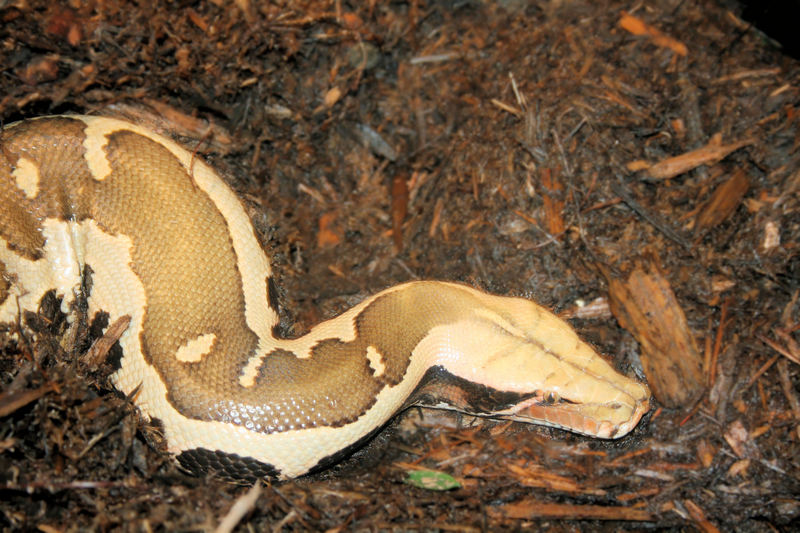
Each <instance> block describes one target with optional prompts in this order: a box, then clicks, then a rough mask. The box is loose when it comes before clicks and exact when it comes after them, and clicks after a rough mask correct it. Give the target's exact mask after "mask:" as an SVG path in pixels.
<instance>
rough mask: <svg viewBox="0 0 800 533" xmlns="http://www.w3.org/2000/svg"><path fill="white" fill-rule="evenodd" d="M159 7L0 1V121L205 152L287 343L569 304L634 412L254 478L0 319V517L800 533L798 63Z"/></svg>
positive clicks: (430, 433)
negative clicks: (387, 298)
mask: <svg viewBox="0 0 800 533" xmlns="http://www.w3.org/2000/svg"><path fill="white" fill-rule="evenodd" d="M150 4H151V3H150V2H137V3H134V2H128V3H126V2H115V1H107V2H98V1H87V2H83V3H82V2H69V3H57V2H43V1H39V0H12V1H9V2H0V73H1V74H2V75H0V119H2V121H3V123H6V124H7V123H10V122H13V121H15V120H18V119H22V118H26V117H32V116H38V115H44V114H53V113H96V114H104V115H110V116H123V117H129V118H132V119H134V120H137V121H140V122H143V123H146V124H149V125H150V126H152V127H153V128H156V129H160V130H161V131H165V132H168V133H170V134H172V135H175V136H177V137H178V138H179V139H180V140H181V141H182V142H184V143H185V144H186V145H187V146H190V147H195V148H197V150H198V152H199V153H200V154H202V155H203V156H204V157H205V158H207V159H208V160H209V161H210V162H211V163H212V164H214V165H215V166H216V167H217V168H220V169H221V170H223V171H224V172H225V173H226V174H227V176H228V177H229V178H230V182H231V184H232V185H233V186H234V187H235V188H236V189H237V191H239V192H240V193H241V194H242V196H243V197H244V198H246V200H247V201H248V204H249V206H250V211H251V214H252V216H253V218H254V221H255V223H256V226H257V230H258V231H259V234H260V237H261V238H262V241H263V243H264V245H265V247H266V248H267V249H268V250H269V252H270V254H271V257H272V260H273V263H274V265H275V268H276V270H277V275H278V280H279V286H280V287H281V290H280V301H281V303H282V306H283V309H284V310H283V315H282V324H283V329H284V331H285V332H286V333H287V334H293V335H296V334H301V333H303V332H304V331H307V330H308V329H309V328H310V327H311V326H312V325H314V324H316V323H317V322H318V321H320V320H323V319H325V318H328V317H331V316H333V315H335V314H337V313H338V312H341V311H343V310H344V309H347V308H348V307H350V306H351V305H353V304H354V303H356V302H358V301H359V300H361V299H363V298H364V297H366V296H368V295H370V294H372V293H374V292H376V291H378V290H380V289H382V288H385V287H387V286H390V285H393V284H395V283H397V282H401V281H406V280H409V279H417V278H419V279H423V278H424V279H447V280H458V281H461V282H465V283H469V284H471V285H474V286H477V287H481V288H484V289H487V290H489V291H492V292H496V293H499V294H510V295H522V296H526V297H530V298H533V299H536V300H537V301H539V302H540V303H542V304H544V305H547V306H549V307H550V308H552V309H553V310H555V311H556V312H558V313H560V314H562V315H563V316H565V317H568V318H570V319H571V321H572V323H573V325H574V326H575V327H576V329H577V330H578V331H579V332H580V334H581V335H582V336H583V337H584V338H586V339H587V340H589V341H590V342H591V343H593V344H594V345H595V346H597V347H598V349H599V350H600V351H602V352H603V353H605V354H607V355H608V357H609V358H610V359H611V360H613V361H614V364H615V365H616V366H617V368H619V369H621V370H622V371H623V372H626V373H628V374H630V375H636V376H638V377H639V378H640V379H646V380H647V381H648V383H650V385H651V388H652V389H653V392H654V394H655V399H654V402H653V403H654V407H653V409H652V410H651V411H650V413H649V414H648V415H647V416H646V417H645V419H644V420H643V422H642V423H641V424H640V426H639V427H638V428H637V429H636V430H635V431H634V432H633V433H632V434H631V435H629V436H627V437H625V438H623V439H621V440H619V441H613V442H604V441H599V440H595V439H590V438H585V437H581V436H576V435H572V434H568V433H565V432H562V431H558V430H551V429H547V428H541V427H528V426H522V425H519V424H507V423H497V422H491V421H480V420H479V421H475V420H470V419H465V418H458V417H454V416H449V415H442V414H441V413H436V412H422V411H417V410H411V411H409V412H408V413H406V414H405V415H404V416H403V417H401V419H400V420H396V421H395V422H394V423H393V424H391V425H390V427H389V428H387V429H386V430H385V431H384V432H382V433H381V434H380V435H379V436H378V438H377V439H375V440H374V441H373V442H372V443H371V444H370V445H369V446H368V447H367V448H366V449H365V450H363V451H361V452H359V453H357V454H356V456H354V457H353V458H351V459H350V460H349V461H346V462H345V463H343V464H342V465H340V466H338V467H336V468H334V469H332V470H330V471H328V472H325V473H322V474H319V475H316V476H312V477H308V478H303V479H300V480H296V481H293V482H287V483H279V484H274V483H273V484H265V485H263V486H257V488H256V489H251V488H250V487H246V486H245V487H243V486H236V485H229V484H225V483H222V482H219V481H215V480H210V479H202V478H197V477H191V476H188V475H185V474H183V473H182V472H181V471H180V470H179V469H178V468H177V467H176V466H175V465H174V464H173V462H172V461H171V460H170V459H169V457H168V456H166V455H165V454H164V453H163V451H161V450H162V448H161V446H160V445H159V443H158V439H157V431H155V430H154V429H153V428H151V427H149V426H148V425H147V424H146V423H145V422H143V421H141V420H140V419H139V417H138V416H137V413H136V410H135V409H134V408H133V407H132V406H131V405H129V404H128V403H127V402H126V401H125V399H124V398H120V397H119V396H118V395H117V394H115V393H114V392H113V390H112V388H111V387H110V385H109V383H108V379H107V377H108V372H109V369H108V368H107V365H103V364H101V365H99V366H87V365H85V364H84V363H83V362H82V359H81V354H82V353H83V352H85V350H86V348H87V346H88V339H86V338H83V337H79V338H65V335H64V331H65V325H64V323H63V321H62V322H59V321H56V322H52V323H49V322H47V321H44V320H41V321H38V322H37V321H32V322H33V323H31V324H28V327H27V328H26V331H25V332H24V335H19V334H9V332H13V329H14V328H13V327H12V328H11V329H10V330H9V331H6V332H4V333H0V345H2V347H3V349H2V355H1V356H0V383H1V384H2V385H0V387H2V389H0V527H2V529H3V530H17V529H19V530H36V529H38V530H40V531H45V532H50V531H68V530H84V529H96V530H130V531H148V530H213V529H214V528H215V527H217V526H218V525H220V524H222V528H221V530H225V529H224V528H225V527H228V525H229V524H231V523H232V524H237V523H238V530H240V531H245V530H267V529H272V530H274V531H283V530H286V531H292V530H297V531H300V530H328V531H344V530H354V531H379V530H397V531H412V530H413V531H415V530H424V531H437V530H439V531H449V530H458V531H494V530H523V529H537V530H543V529H547V530H553V531H596V530H614V531H617V530H626V529H631V530H643V529H661V530H663V529H667V530H669V529H676V530H686V529H692V528H693V529H696V530H701V531H717V530H722V531H727V530H738V531H789V530H793V529H795V528H797V527H798V525H799V524H800V496H798V494H800V335H798V329H800V302H799V301H798V295H800V255H799V254H798V235H800V213H799V210H800V195H799V194H798V192H799V191H800V153H799V152H798V145H800V122H799V121H800V107H798V106H799V105H800V69H799V68H798V63H797V61H795V60H794V59H792V58H790V57H788V56H785V55H782V53H781V52H780V51H779V50H778V49H777V48H775V47H774V46H773V44H772V43H770V42H769V41H768V40H767V38H766V37H765V36H764V35H762V34H760V33H759V32H758V31H757V30H755V29H754V28H753V27H751V26H749V25H748V24H747V23H746V22H744V21H742V20H741V19H740V18H738V16H737V13H736V12H733V11H729V10H727V9H725V8H724V7H722V6H720V5H718V3H716V2H712V1H710V0H709V1H704V0H697V1H692V2H686V1H678V0H664V1H656V0H653V1H644V2H638V3H632V4H631V3H623V2H616V1H612V2H592V1H589V0H575V1H569V2H559V1H551V2H535V3H534V2H531V3H529V2H524V1H518V0H505V1H498V2H480V1H464V2H454V1H447V2H425V1H423V0H420V1H412V2H408V3H405V2H386V1H372V2H364V3H363V5H362V3H361V2H352V3H346V2H340V1H338V0H336V1H328V2H316V1H310V0H309V1H305V2H274V3H267V2H264V3H261V2H250V1H249V0H237V1H225V0H212V1H209V2H198V3H190V2H173V3H169V4H168V5H150ZM152 4H156V3H152ZM626 10H629V11H626ZM67 337H68V336H67ZM420 469H427V470H432V471H438V472H443V473H446V474H449V475H450V476H453V477H454V478H455V479H456V480H457V481H458V482H459V484H460V487H459V488H454V489H451V490H448V491H433V490H427V489H424V488H418V487H414V486H411V485H408V484H406V483H405V480H406V478H407V477H408V475H409V473H411V472H414V471H418V470H420ZM235 502H238V505H239V506H240V507H242V508H243V509H244V511H243V513H242V514H241V516H240V517H239V518H237V517H236V516H235V515H234V514H230V513H231V512H232V511H231V509H232V508H233V506H234V503H235ZM226 516H227V517H228V521H227V522H226V521H225V519H226Z"/></svg>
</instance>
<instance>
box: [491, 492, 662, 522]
mask: <svg viewBox="0 0 800 533" xmlns="http://www.w3.org/2000/svg"><path fill="white" fill-rule="evenodd" d="M487 509H488V511H489V515H491V516H493V517H494V518H521V519H526V520H533V519H537V518H565V519H569V520H633V521H637V522H653V521H655V520H656V517H655V515H653V514H652V513H651V512H650V511H647V510H645V509H634V508H632V507H630V506H604V505H570V504H567V503H551V502H543V501H538V500H535V499H533V498H527V499H524V500H522V501H519V502H516V503H507V504H505V505H499V506H497V507H488V508H487Z"/></svg>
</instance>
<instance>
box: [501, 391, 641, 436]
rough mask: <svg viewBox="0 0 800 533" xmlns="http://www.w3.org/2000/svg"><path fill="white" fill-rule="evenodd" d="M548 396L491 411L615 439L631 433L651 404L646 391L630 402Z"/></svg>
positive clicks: (516, 419) (527, 420)
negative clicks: (576, 400) (585, 401)
mask: <svg viewBox="0 0 800 533" xmlns="http://www.w3.org/2000/svg"><path fill="white" fill-rule="evenodd" d="M645 389H646V387H645ZM550 394H553V393H550ZM547 396H548V395H537V396H534V397H532V398H529V399H527V400H524V401H522V402H520V403H518V404H516V405H513V406H511V407H509V408H508V409H504V410H503V411H498V412H496V413H493V414H492V417H494V418H500V419H503V420H512V421H514V422H522V423H527V424H538V425H544V426H549V427H554V428H559V429H565V430H568V431H572V432H575V433H580V434H582V435H588V436H591V437H596V438H601V439H618V438H621V437H623V436H625V435H627V434H628V433H630V431H631V430H632V429H633V428H635V427H636V425H637V424H638V423H639V420H641V418H642V416H644V414H645V413H647V411H648V410H649V408H650V400H649V395H648V396H646V397H644V399H640V400H635V401H633V403H632V404H630V403H622V402H618V401H614V402H610V403H588V404H579V403H572V402H569V401H568V400H563V399H562V400H559V401H557V402H554V403H551V402H548V401H547V399H548V398H547ZM542 400H544V401H542Z"/></svg>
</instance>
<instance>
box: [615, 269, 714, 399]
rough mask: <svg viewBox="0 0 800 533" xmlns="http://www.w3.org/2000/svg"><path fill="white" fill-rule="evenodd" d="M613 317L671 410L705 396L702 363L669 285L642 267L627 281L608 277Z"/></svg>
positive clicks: (657, 275)
mask: <svg viewBox="0 0 800 533" xmlns="http://www.w3.org/2000/svg"><path fill="white" fill-rule="evenodd" d="M606 277H607V278H608V283H609V297H610V304H611V312H612V313H614V316H615V317H616V318H617V320H618V321H619V323H620V325H622V327H623V328H625V329H627V330H628V331H629V332H631V334H633V336H634V337H635V338H636V340H637V341H638V342H639V344H640V345H641V347H642V353H641V359H642V366H643V368H644V372H645V374H646V375H647V381H648V383H649V385H650V387H651V388H652V390H653V394H654V395H655V397H656V398H658V401H660V402H661V403H663V404H664V405H666V406H668V407H680V406H687V405H689V404H691V403H692V402H693V401H694V400H695V399H696V398H697V397H698V395H699V394H700V393H702V391H703V385H702V383H703V374H702V371H701V361H702V358H701V356H700V353H699V351H698V349H697V345H696V343H695V340H694V337H693V336H692V332H691V330H690V329H689V326H688V324H687V323H686V315H684V313H683V309H681V307H680V305H678V301H677V299H676V298H675V294H674V293H673V292H672V288H671V287H670V285H669V282H668V281H667V280H666V279H665V278H664V277H663V276H662V275H661V274H660V273H658V272H657V271H652V272H645V271H644V270H643V268H642V267H637V268H636V269H635V270H634V271H633V272H632V273H631V275H630V276H629V277H628V279H627V281H622V280H618V279H616V278H614V277H613V276H611V275H610V274H609V273H606Z"/></svg>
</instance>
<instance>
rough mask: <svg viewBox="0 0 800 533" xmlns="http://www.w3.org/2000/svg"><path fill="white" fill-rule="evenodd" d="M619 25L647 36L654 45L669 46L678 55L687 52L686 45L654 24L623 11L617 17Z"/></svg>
mask: <svg viewBox="0 0 800 533" xmlns="http://www.w3.org/2000/svg"><path fill="white" fill-rule="evenodd" d="M619 26H620V28H622V29H624V30H626V31H628V32H629V33H632V34H633V35H638V36H645V37H649V38H650V40H651V41H652V42H653V44H655V45H656V46H660V47H662V48H669V49H670V50H672V51H673V52H675V53H676V54H678V55H679V56H686V55H687V54H688V53H689V49H688V48H687V47H686V45H685V44H683V43H682V42H680V41H679V40H677V39H675V38H673V37H670V36H669V35H666V34H664V33H662V32H661V31H660V30H659V29H658V28H656V27H655V26H651V25H650V24H647V23H645V22H644V21H643V20H642V19H640V18H637V17H634V16H633V15H630V14H628V13H627V12H625V11H623V12H622V17H621V18H620V19H619Z"/></svg>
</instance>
